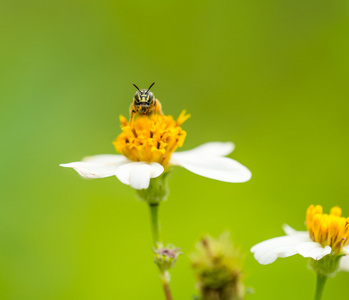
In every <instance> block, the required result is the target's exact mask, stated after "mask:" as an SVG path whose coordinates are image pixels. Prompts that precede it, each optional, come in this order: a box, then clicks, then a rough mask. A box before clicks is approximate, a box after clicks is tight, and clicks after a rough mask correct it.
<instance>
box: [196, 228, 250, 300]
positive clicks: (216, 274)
mask: <svg viewBox="0 0 349 300" xmlns="http://www.w3.org/2000/svg"><path fill="white" fill-rule="evenodd" d="M190 259H191V262H192V268H193V270H194V272H195V275H196V278H197V287H198V289H199V290H200V295H201V298H199V299H201V300H240V299H244V295H245V288H244V285H243V283H242V268H241V264H242V256H241V254H240V252H239V251H238V250H237V249H236V248H235V246H234V245H233V242H232V241H231V239H230V233H229V232H224V233H222V234H221V235H220V236H219V237H218V238H217V239H214V238H213V237H211V236H209V235H207V236H205V237H204V238H203V239H202V240H201V241H199V242H198V243H197V244H196V247H195V251H194V252H193V253H191V254H190Z"/></svg>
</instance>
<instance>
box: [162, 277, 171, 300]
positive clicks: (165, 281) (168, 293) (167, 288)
mask: <svg viewBox="0 0 349 300" xmlns="http://www.w3.org/2000/svg"><path fill="white" fill-rule="evenodd" d="M166 272H168V271H166ZM162 277H163V280H162V287H163V289H164V293H165V297H166V300H172V295H171V290H170V282H169V281H170V280H169V279H167V278H166V277H169V274H166V273H165V274H162Z"/></svg>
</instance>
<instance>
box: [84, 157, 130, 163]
mask: <svg viewBox="0 0 349 300" xmlns="http://www.w3.org/2000/svg"><path fill="white" fill-rule="evenodd" d="M82 161H85V162H90V163H98V164H106V165H109V164H114V163H125V162H126V161H128V159H127V158H126V157H125V156H123V155H118V154H98V155H91V156H86V157H84V158H83V159H82Z"/></svg>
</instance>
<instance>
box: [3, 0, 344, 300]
mask: <svg viewBox="0 0 349 300" xmlns="http://www.w3.org/2000/svg"><path fill="white" fill-rule="evenodd" d="M348 17H349V4H348V2H347V1H324V0H320V1H319V0H314V1H312V0H308V1H282V0H281V1H272V0H265V1H138V0H135V1H48V0H42V1H38V0H34V1H23V0H22V1H20V0H18V1H16V0H12V1H6V0H5V1H1V2H0V31H1V41H2V42H1V48H0V53H1V57H0V62H1V80H0V97H1V118H0V123H1V127H0V128H1V129H0V131H1V140H2V143H1V144H2V147H1V148H2V150H1V157H0V160H1V169H2V172H1V173H0V176H1V183H2V187H1V194H2V195H1V200H0V201H1V202H0V298H1V299H11V300H17V299H18V300H19V299H21V300H22V299H23V300H24V299H35V300H39V299H52V300H55V299H106V300H109V299H128V300H132V299H152V300H153V299H163V294H162V290H161V288H160V284H159V279H158V275H157V269H156V267H155V266H154V265H153V263H152V252H151V232H150V226H149V215H148V210H147V207H146V205H145V204H144V203H142V202H140V201H139V200H137V199H136V197H135V192H134V191H133V190H132V189H131V188H130V187H128V186H125V185H123V184H121V183H120V182H119V181H118V180H117V179H116V178H106V179H96V180H83V179H81V178H80V177H79V176H78V174H77V173H76V172H74V171H73V170H70V169H64V168H60V167H59V166H58V165H59V163H67V162H72V161H77V160H80V159H81V158H82V157H84V156H86V155H93V154H99V153H114V148H113V145H112V143H111V142H112V141H113V140H114V139H115V137H116V136H117V135H118V134H119V133H120V128H119V122H118V116H119V115H120V114H124V115H126V116H128V107H129V105H130V103H131V101H132V97H133V95H134V93H135V88H134V87H133V86H132V83H136V84H137V85H138V86H140V88H147V87H148V86H149V85H150V83H152V82H153V81H155V82H156V85H155V86H154V87H153V89H152V90H153V92H154V94H155V96H156V97H157V98H158V99H159V100H160V101H161V103H162V104H163V109H164V112H165V113H166V114H172V115H174V116H177V115H178V114H179V113H180V111H181V110H182V109H184V108H185V109H187V110H188V112H190V113H191V114H192V118H191V119H189V120H188V121H187V122H186V123H185V124H184V125H183V127H184V129H185V130H187V132H188V136H187V139H186V141H185V144H184V146H183V148H182V149H183V150H186V149H190V148H192V147H195V146H198V145H199V144H201V143H204V142H207V141H216V140H217V141H233V142H234V143H235V144H236V146H237V147H236V150H235V151H234V153H233V154H232V155H230V157H232V158H234V159H236V160H238V161H240V162H241V163H243V164H244V165H246V166H247V167H248V168H249V169H250V170H251V171H252V173H253V177H252V180H251V181H250V182H248V183H244V184H228V183H223V182H218V181H213V180H210V179H207V178H203V177H199V176H197V175H194V174H192V173H190V172H188V171H186V170H184V169H181V168H176V169H174V171H173V172H172V175H171V177H170V180H169V184H170V190H171V193H170V197H169V200H168V201H167V202H166V203H164V204H163V205H162V206H161V220H162V230H163V236H164V238H165V241H166V242H172V243H174V244H175V245H177V246H180V247H181V248H182V250H183V251H184V252H185V254H188V253H190V252H191V251H192V250H193V249H194V243H195V241H196V240H197V239H199V238H200V237H201V236H202V235H203V234H205V233H210V234H212V235H215V236H217V235H218V234H219V233H220V232H221V231H223V230H226V229H230V230H231V231H232V237H233V239H234V241H235V243H236V244H237V245H238V246H239V247H240V248H241V250H242V251H243V252H244V253H245V274H246V276H245V284H246V285H247V286H249V287H253V288H254V289H255V294H253V295H251V296H249V298H248V299H295V298H296V297H297V299H310V298H312V295H313V292H314V285H315V275H314V274H313V273H312V272H311V271H310V270H309V269H308V268H307V259H304V258H302V257H300V256H294V257H290V258H288V259H278V260H277V261H276V262H275V263H273V264H271V265H268V266H261V265H259V264H258V263H257V262H256V261H255V260H254V258H253V256H252V255H251V254H250V253H249V249H250V247H251V246H253V245H254V244H256V243H258V242H260V241H262V240H265V239H267V238H271V237H274V236H278V235H282V234H283V232H282V230H281V225H282V224H283V223H287V224H289V225H291V226H293V227H294V228H296V229H299V230H304V229H305V227H304V219H305V210H306V208H307V207H308V206H309V205H310V204H312V203H314V204H322V205H323V206H324V209H325V210H326V211H328V210H329V209H330V208H331V207H332V206H334V205H340V206H341V207H342V209H343V212H344V214H345V215H346V216H349V202H348V194H349V191H348V174H349V171H348V167H349V158H348V146H349V142H348V129H349V121H348V108H349V104H348V99H349V97H348V96H349V93H348V79H349V76H348V75H349V74H348V70H349V56H348V53H349V42H348V41H349V40H348V35H349V21H348V20H349V19H348ZM348 279H349V274H345V273H339V274H338V275H337V276H336V277H335V278H334V279H330V280H329V281H328V283H327V286H326V289H325V294H324V299H336V298H339V296H344V295H346V294H347V286H346V284H347V282H348ZM172 290H173V295H174V299H177V300H178V299H190V296H191V295H193V294H195V293H196V290H195V280H194V277H193V274H192V271H191V269H190V262H189V259H188V257H187V255H183V256H181V257H180V259H179V261H178V264H177V266H176V268H175V269H174V270H173V272H172Z"/></svg>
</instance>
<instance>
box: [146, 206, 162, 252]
mask: <svg viewBox="0 0 349 300" xmlns="http://www.w3.org/2000/svg"><path fill="white" fill-rule="evenodd" d="M149 209H150V218H151V228H152V232H153V242H154V246H155V247H156V246H157V243H160V242H161V239H160V222H159V216H158V211H159V204H149Z"/></svg>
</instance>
